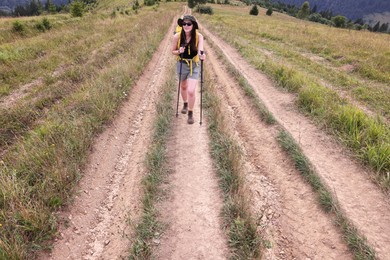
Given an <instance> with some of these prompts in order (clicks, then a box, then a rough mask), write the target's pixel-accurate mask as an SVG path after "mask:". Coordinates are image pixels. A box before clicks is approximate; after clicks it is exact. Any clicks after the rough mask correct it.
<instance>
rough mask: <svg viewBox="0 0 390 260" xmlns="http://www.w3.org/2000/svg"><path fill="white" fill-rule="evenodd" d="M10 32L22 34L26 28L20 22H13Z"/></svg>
mask: <svg viewBox="0 0 390 260" xmlns="http://www.w3.org/2000/svg"><path fill="white" fill-rule="evenodd" d="M12 31H14V32H18V33H24V32H25V31H26V26H25V25H24V23H22V22H21V21H17V20H16V21H15V22H13V23H12Z"/></svg>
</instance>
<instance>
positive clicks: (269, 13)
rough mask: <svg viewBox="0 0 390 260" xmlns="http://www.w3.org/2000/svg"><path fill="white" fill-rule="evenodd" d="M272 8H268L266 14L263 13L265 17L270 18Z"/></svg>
mask: <svg viewBox="0 0 390 260" xmlns="http://www.w3.org/2000/svg"><path fill="white" fill-rule="evenodd" d="M272 12H273V11H272V7H270V8H268V10H267V12H266V13H265V14H266V15H268V16H271V15H272Z"/></svg>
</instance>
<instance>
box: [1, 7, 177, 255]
mask: <svg viewBox="0 0 390 260" xmlns="http://www.w3.org/2000/svg"><path fill="white" fill-rule="evenodd" d="M159 8H162V9H163V10H162V11H156V10H153V9H151V8H150V9H147V8H143V9H142V12H145V15H148V16H150V15H151V14H152V15H153V17H155V18H156V19H158V20H159V21H161V23H159V24H158V25H156V26H155V25H153V28H154V30H151V31H145V30H144V29H145V28H140V27H138V29H137V30H136V32H134V34H133V35H132V37H131V39H132V42H131V43H132V48H130V49H128V50H127V51H126V52H123V53H122V54H121V55H120V56H118V57H117V59H116V60H115V61H113V62H112V63H110V64H105V68H104V69H103V70H101V71H100V73H99V74H96V75H94V77H92V78H90V79H89V80H87V81H86V82H84V83H83V84H82V85H80V86H79V89H78V91H76V92H74V93H73V94H72V95H70V96H68V97H66V98H64V99H63V100H61V102H60V103H59V104H56V105H55V106H53V107H52V109H50V111H48V114H47V117H46V118H45V120H44V121H42V122H40V123H39V124H38V125H36V126H34V128H33V129H31V130H30V131H29V132H28V133H26V135H24V136H23V137H22V138H20V139H18V142H16V143H15V144H14V145H13V146H12V147H9V150H8V152H7V154H6V155H5V156H4V158H3V160H2V161H0V165H1V167H0V187H1V189H0V256H1V257H3V258H5V259H31V258H33V256H34V253H35V251H39V250H42V249H45V248H47V247H49V246H50V241H49V240H50V239H51V237H52V235H53V234H54V233H55V231H56V226H57V219H56V217H55V215H54V214H52V212H53V211H55V210H57V209H58V208H60V207H62V206H63V205H64V204H66V203H67V202H68V201H69V197H71V196H72V188H73V187H74V186H75V185H76V183H77V181H78V180H79V179H80V178H81V169H82V168H83V165H85V163H86V158H87V155H88V153H89V151H90V147H91V145H92V143H93V140H94V138H95V137H96V134H98V133H99V132H101V131H102V129H103V128H104V125H105V124H106V123H107V122H109V121H110V120H112V118H113V117H114V116H115V113H116V111H117V109H118V108H119V106H120V104H121V103H122V102H123V100H124V99H125V98H126V96H127V95H128V92H129V91H130V90H131V88H132V86H133V84H134V81H135V79H137V78H139V76H140V75H141V74H142V72H143V66H144V64H146V62H147V61H149V60H150V58H151V56H152V54H153V52H154V51H155V49H156V48H157V46H158V45H159V44H160V42H161V40H162V38H163V37H164V35H165V33H164V32H166V31H167V30H168V27H169V25H170V24H171V22H172V20H171V19H172V18H171V17H173V16H174V15H175V13H176V10H168V8H169V6H168V5H160V7H159ZM151 26H152V25H151ZM145 40H146V41H147V42H148V45H147V46H145Z"/></svg>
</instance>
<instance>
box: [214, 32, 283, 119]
mask: <svg viewBox="0 0 390 260" xmlns="http://www.w3.org/2000/svg"><path fill="white" fill-rule="evenodd" d="M207 42H208V44H209V45H210V46H212V48H213V51H214V52H216V53H217V55H218V59H219V60H221V61H223V63H224V64H225V65H226V66H227V68H228V71H229V73H230V75H231V76H232V77H233V78H234V79H235V80H237V82H238V83H239V85H240V86H241V88H242V89H243V90H244V93H245V95H246V96H247V97H249V98H250V100H251V101H252V104H253V105H254V106H255V108H256V110H257V112H258V113H259V115H260V118H261V120H263V121H265V122H266V123H267V124H270V125H272V124H275V123H276V120H275V118H274V116H273V115H272V114H271V113H270V112H269V110H268V109H267V107H266V106H265V105H264V103H263V102H262V101H261V100H260V98H259V97H258V96H257V95H256V93H255V91H254V89H253V87H252V86H251V85H250V84H249V82H248V81H247V80H246V79H245V77H243V76H242V74H241V73H240V71H239V70H238V69H236V68H235V67H234V65H233V64H231V63H230V62H228V60H227V59H226V57H225V56H224V55H223V54H222V51H221V50H220V49H219V48H215V44H214V42H213V41H212V40H211V39H208V41H207Z"/></svg>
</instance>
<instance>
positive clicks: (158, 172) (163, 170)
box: [130, 74, 176, 259]
mask: <svg viewBox="0 0 390 260" xmlns="http://www.w3.org/2000/svg"><path fill="white" fill-rule="evenodd" d="M175 86H176V82H175V77H174V75H173V74H172V76H171V78H170V80H169V82H167V83H166V84H165V86H164V89H163V90H162V93H164V94H163V96H162V99H161V100H160V102H159V103H158V105H157V109H156V110H157V119H156V122H155V125H154V133H153V139H152V145H151V147H149V150H148V154H147V157H146V160H145V163H146V168H147V169H146V170H147V172H148V174H147V175H146V176H145V177H144V179H143V181H142V185H143V190H144V198H143V202H142V203H143V214H142V217H141V220H140V223H139V224H138V225H137V228H136V237H135V239H134V243H133V246H132V249H131V255H130V259H150V258H151V256H152V245H151V243H152V239H153V238H154V237H155V236H156V235H155V234H156V233H161V229H162V228H161V224H160V223H159V222H158V220H157V211H156V208H155V206H154V205H155V203H156V200H157V198H158V196H159V192H160V189H159V186H160V184H161V183H162V181H163V179H164V178H165V176H166V175H167V174H168V173H169V169H168V165H167V149H166V141H167V138H168V135H169V131H170V130H171V126H172V119H173V118H174V117H173V115H174V109H173V106H172V104H173V102H172V101H173V98H174V93H175V91H174V89H175Z"/></svg>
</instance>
